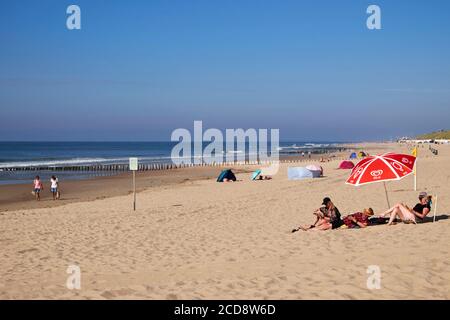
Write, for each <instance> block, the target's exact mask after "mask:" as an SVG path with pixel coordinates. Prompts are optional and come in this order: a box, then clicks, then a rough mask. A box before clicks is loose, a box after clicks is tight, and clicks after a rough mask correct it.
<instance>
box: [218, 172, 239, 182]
mask: <svg viewBox="0 0 450 320" xmlns="http://www.w3.org/2000/svg"><path fill="white" fill-rule="evenodd" d="M224 179H228V180H231V181H236V176H235V175H234V173H233V171H231V169H226V170H223V171H222V172H221V173H220V174H219V176H218V177H217V182H223V180H224Z"/></svg>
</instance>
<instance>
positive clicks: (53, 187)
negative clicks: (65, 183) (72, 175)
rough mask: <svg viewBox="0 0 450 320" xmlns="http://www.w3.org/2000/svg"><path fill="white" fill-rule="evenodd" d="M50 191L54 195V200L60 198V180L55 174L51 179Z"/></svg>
mask: <svg viewBox="0 0 450 320" xmlns="http://www.w3.org/2000/svg"><path fill="white" fill-rule="evenodd" d="M50 183H51V185H50V191H51V193H52V195H53V200H57V199H59V190H58V189H59V181H58V178H57V177H55V176H52V177H51V179H50Z"/></svg>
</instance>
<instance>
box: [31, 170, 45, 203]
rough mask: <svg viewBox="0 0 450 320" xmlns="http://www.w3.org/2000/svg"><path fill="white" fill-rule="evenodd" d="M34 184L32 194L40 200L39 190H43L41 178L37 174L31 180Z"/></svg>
mask: <svg viewBox="0 0 450 320" xmlns="http://www.w3.org/2000/svg"><path fill="white" fill-rule="evenodd" d="M33 186H34V190H33V193H34V196H35V197H36V200H37V201H40V200H41V191H42V190H44V185H43V184H42V181H41V178H40V177H39V176H36V177H35V178H34V181H33Z"/></svg>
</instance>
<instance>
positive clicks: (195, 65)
mask: <svg viewBox="0 0 450 320" xmlns="http://www.w3.org/2000/svg"><path fill="white" fill-rule="evenodd" d="M70 4H77V5H79V6H80V8H81V21H82V22H81V23H82V29H81V30H72V31H71V30H68V29H67V28H66V18H67V16H68V15H67V14H66V8H67V6H68V5H70ZM370 4H377V5H379V6H380V7H381V13H382V30H368V29H367V28H366V19H367V17H368V15H367V14H366V8H367V7H368V5H370ZM0 43H1V50H0V140H170V134H171V132H172V131H173V130H174V129H176V128H188V129H190V130H192V127H193V121H194V120H202V121H203V126H204V127H205V128H212V127H214V128H219V129H225V128H269V129H270V128H278V129H280V135H281V139H282V140H287V139H291V140H315V141H323V140H333V141H334V140H375V139H386V138H393V137H396V136H403V135H413V134H417V133H422V132H428V131H432V130H438V129H443V128H448V127H449V124H450V59H449V57H450V1H446V0H441V1H439V0H431V1H425V0H423V1H422V0H421V1H406V0H405V1H402V0H396V1H360V0H354V1H350V0H345V1H332V0H329V1H324V0H316V1H313V0H311V1H301V0H296V1H286V0H284V1H283V0H281V1H280V0H279V1H269V0H265V1H257V0H252V1H250V0H240V1H237V0H236V1H231V0H230V1H216V0H195V1H194V0H178V1H174V0H166V1H157V0H151V1H137V0H135V1H117V0H116V1H114V0H112V1H111V0H110V1H106V0H104V1H99V0H89V1H85V0H72V1H63V0H53V1H50V0H42V1H22V0H18V1H8V2H6V1H2V4H1V9H0Z"/></svg>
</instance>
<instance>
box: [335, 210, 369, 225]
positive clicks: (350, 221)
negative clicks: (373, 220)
mask: <svg viewBox="0 0 450 320" xmlns="http://www.w3.org/2000/svg"><path fill="white" fill-rule="evenodd" d="M371 216H373V209H372V208H369V209H364V210H363V211H362V212H357V213H354V214H350V215H348V216H346V217H344V218H343V219H342V221H343V222H344V225H343V226H342V227H343V228H349V229H353V228H358V227H359V228H365V227H367V226H368V225H369V223H370V221H369V218H370V217H371ZM344 226H345V227H344Z"/></svg>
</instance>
